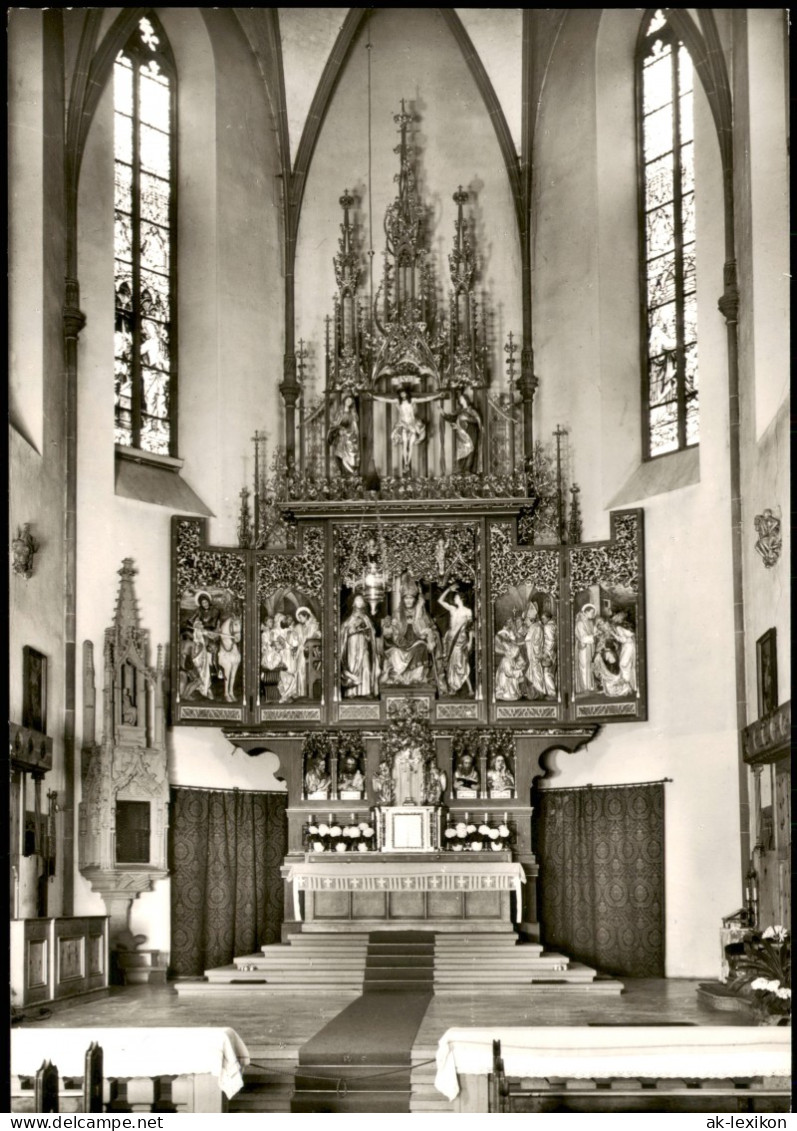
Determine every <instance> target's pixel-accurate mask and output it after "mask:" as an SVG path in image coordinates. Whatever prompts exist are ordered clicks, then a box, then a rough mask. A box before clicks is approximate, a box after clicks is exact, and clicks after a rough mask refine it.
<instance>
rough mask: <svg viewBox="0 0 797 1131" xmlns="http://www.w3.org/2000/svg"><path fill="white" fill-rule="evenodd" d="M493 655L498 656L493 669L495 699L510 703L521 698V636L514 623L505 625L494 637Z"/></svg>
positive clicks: (524, 664) (523, 671) (523, 660)
mask: <svg viewBox="0 0 797 1131" xmlns="http://www.w3.org/2000/svg"><path fill="white" fill-rule="evenodd" d="M495 654H496V656H500V657H501V658H500V660H499V661H498V664H497V667H496V669H495V697H496V699H502V700H504V701H509V702H512V701H514V700H516V699H520V698H522V691H521V686H520V685H521V681H522V680H523V676H524V674H525V671H526V658H525V653H524V652H523V636H522V634H521V633H520V631H519V630H518V629H517V628H516V625H515V623H514V621H507V623H506V624H505V625H504V626H503V627H502V628H500V629H499V631H498V632H497V633H496V635H495Z"/></svg>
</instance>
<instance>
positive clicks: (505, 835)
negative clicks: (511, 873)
mask: <svg viewBox="0 0 797 1131" xmlns="http://www.w3.org/2000/svg"><path fill="white" fill-rule="evenodd" d="M485 818H487V814H485ZM443 843H444V846H445V848H446V849H448V850H449V851H450V852H484V851H485V850H490V851H492V852H503V851H505V850H506V849H508V848H511V844H512V834H511V832H510V830H509V827H508V825H507V824H506V823H502V824H500V825H498V826H495V825H490V824H488V822H487V819H485V820H484V821H482V822H481V824H479V825H475V824H473V823H472V822H470V821H456V822H454V823H452V824H448V825H447V826H446V827H445V828H444V829H443Z"/></svg>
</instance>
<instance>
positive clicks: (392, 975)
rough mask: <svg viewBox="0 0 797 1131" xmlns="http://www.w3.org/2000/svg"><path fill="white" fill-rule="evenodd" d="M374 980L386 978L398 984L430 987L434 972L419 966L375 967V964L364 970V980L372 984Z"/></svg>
mask: <svg viewBox="0 0 797 1131" xmlns="http://www.w3.org/2000/svg"><path fill="white" fill-rule="evenodd" d="M374 978H376V979H377V980H378V979H380V978H388V979H390V980H393V981H399V982H426V983H427V984H428V985H430V986H431V984H432V982H433V981H434V971H433V969H432V967H431V966H429V967H427V968H426V969H423V968H422V967H419V966H392V965H390V966H381V965H380V966H377V965H376V963H374V964H373V965H368V966H366V968H365V979H366V981H368V982H372V981H373V980H374Z"/></svg>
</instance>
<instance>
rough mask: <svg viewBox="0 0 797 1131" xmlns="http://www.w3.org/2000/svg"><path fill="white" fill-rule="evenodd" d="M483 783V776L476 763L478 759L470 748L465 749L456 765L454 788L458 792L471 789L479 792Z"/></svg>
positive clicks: (468, 791)
mask: <svg viewBox="0 0 797 1131" xmlns="http://www.w3.org/2000/svg"><path fill="white" fill-rule="evenodd" d="M480 784H481V776H480V774H479V769H478V767H477V765H476V759H475V758H474V757H473V755H472V754H471V753H470V751H469V750H463V751H462V753H461V754H460V756H459V758H457V764H456V766H455V767H454V789H455V791H456V792H457V793H461V792H463V791H464V792H467V793H470V792H471V791H473V792H475V793H477V792H478V790H479V785H480Z"/></svg>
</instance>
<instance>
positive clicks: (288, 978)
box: [207, 970, 363, 992]
mask: <svg viewBox="0 0 797 1131" xmlns="http://www.w3.org/2000/svg"><path fill="white" fill-rule="evenodd" d="M207 984H208V985H210V986H215V985H219V986H221V985H226V986H236V985H238V986H250V987H252V988H254V987H256V986H313V987H316V986H317V987H319V988H322V987H324V986H328V987H330V988H332V989H334V988H335V987H338V988H339V989H342V990H343V991H344V992H345V991H346V990H349V989H351V990H359V989H361V988H362V984H363V975H362V973H360V974H355V975H348V974H342V973H336V972H335V971H334V970H331V971H329V972H328V973H327V974H326V975H319V974H309V973H307V972H306V971H300V972H298V973H297V972H296V971H293V972H286V973H284V974H281V973H279V972H276V971H275V972H273V973H269V974H268V976H267V977H264V976H263V974H262V973H260V972H257V971H251V972H250V971H244V972H242V973H240V974H233V975H232V976H230V975H221V976H217V975H216V972H215V971H209V972H208V982H207Z"/></svg>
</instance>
